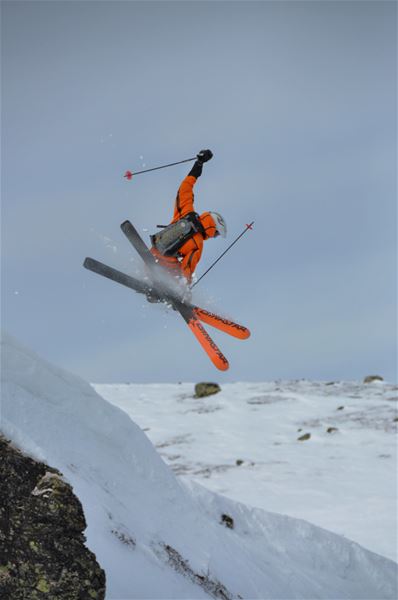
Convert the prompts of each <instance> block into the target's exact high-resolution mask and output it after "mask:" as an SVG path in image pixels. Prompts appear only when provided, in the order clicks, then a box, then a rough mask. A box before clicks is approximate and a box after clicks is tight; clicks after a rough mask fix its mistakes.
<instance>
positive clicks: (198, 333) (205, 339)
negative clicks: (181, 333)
mask: <svg viewBox="0 0 398 600" xmlns="http://www.w3.org/2000/svg"><path fill="white" fill-rule="evenodd" d="M187 325H188V327H189V329H190V330H191V331H192V333H193V334H194V336H195V337H196V339H197V340H198V342H199V344H200V345H201V346H202V348H203V350H204V351H205V352H206V354H207V356H208V357H209V358H210V360H211V362H212V363H213V365H214V366H215V367H217V369H219V370H220V371H227V370H228V368H229V363H228V360H227V359H226V358H225V356H224V354H223V353H222V352H221V350H220V349H219V348H218V346H217V345H216V344H215V343H214V342H213V340H212V339H211V337H210V336H209V334H208V333H207V331H206V329H205V328H204V327H203V325H202V324H201V323H200V322H199V321H198V319H197V318H196V317H195V316H192V317H191V318H190V319H189V321H187Z"/></svg>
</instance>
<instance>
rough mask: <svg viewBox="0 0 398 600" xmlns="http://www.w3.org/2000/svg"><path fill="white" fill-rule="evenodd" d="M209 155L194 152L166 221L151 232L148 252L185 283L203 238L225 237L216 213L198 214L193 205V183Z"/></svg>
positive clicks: (198, 253) (195, 265)
mask: <svg viewBox="0 0 398 600" xmlns="http://www.w3.org/2000/svg"><path fill="white" fill-rule="evenodd" d="M212 157H213V153H212V152H211V150H201V151H200V152H199V153H198V154H197V160H196V161H195V163H194V165H193V167H192V169H191V170H190V172H189V173H188V175H187V176H186V177H185V179H184V180H183V181H182V183H181V185H180V187H179V189H178V193H177V197H176V200H175V205H174V214H173V219H172V221H171V223H170V225H167V226H166V227H164V228H163V230H162V231H160V232H159V233H155V234H154V235H151V242H152V248H151V252H152V254H153V255H154V256H155V258H156V260H157V261H158V262H159V264H161V265H162V267H165V268H166V269H167V270H168V271H169V272H170V273H171V274H173V275H174V276H176V277H181V275H183V276H184V278H185V281H186V282H187V283H188V284H190V283H191V282H192V275H193V273H194V272H195V269H196V267H197V264H198V262H199V260H200V258H201V256H202V250H203V242H204V241H205V240H208V239H209V238H213V237H217V236H219V235H221V236H222V237H224V238H225V237H226V234H227V227H226V224H225V221H224V219H223V218H222V216H221V215H220V214H219V213H216V212H204V213H202V214H201V215H199V214H198V213H197V212H195V208H194V193H193V187H194V185H195V183H196V181H197V179H198V177H200V176H201V174H202V168H203V163H205V162H207V161H208V160H210V159H211V158H212Z"/></svg>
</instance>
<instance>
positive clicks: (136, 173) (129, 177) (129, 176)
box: [123, 156, 197, 180]
mask: <svg viewBox="0 0 398 600" xmlns="http://www.w3.org/2000/svg"><path fill="white" fill-rule="evenodd" d="M196 159H197V157H196V156H194V157H193V158H185V159H184V160H179V161H178V162H173V163H169V164H168V165H161V166H160V167H152V169H144V171H136V172H135V173H132V172H131V171H126V172H125V174H124V176H123V177H126V179H129V180H130V179H132V178H133V175H140V173H148V172H149V171H157V170H158V169H166V167H173V166H174V165H180V164H181V163H185V162H190V161H191V160H196Z"/></svg>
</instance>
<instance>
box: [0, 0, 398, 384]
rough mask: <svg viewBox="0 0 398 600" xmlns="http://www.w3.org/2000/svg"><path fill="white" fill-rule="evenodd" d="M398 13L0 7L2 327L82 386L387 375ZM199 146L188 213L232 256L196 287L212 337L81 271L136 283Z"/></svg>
mask: <svg viewBox="0 0 398 600" xmlns="http://www.w3.org/2000/svg"><path fill="white" fill-rule="evenodd" d="M396 8H397V6H396V3H395V2H383V1H375V2H371V1H366V2H361V1H360V0H359V1H354V2H345V1H343V2H341V1H336V2H327V1H325V2H323V1H319V2H312V1H309V2H300V1H297V2H250V1H245V2H168V1H164V2H95V1H88V2H37V1H35V2H20V1H16V2H15V1H13V2H7V1H6V2H2V78H3V80H2V219H1V224H2V290H1V291H2V327H3V328H4V329H6V330H7V331H8V332H9V333H11V334H13V335H14V336H15V337H17V338H18V339H19V340H20V341H21V342H23V343H25V344H26V345H28V346H30V347H31V348H33V349H34V350H35V351H37V352H38V353H39V354H41V355H42V356H44V357H45V358H47V359H49V360H51V361H52V362H54V363H56V364H59V365H60V366H63V367H65V368H67V369H69V370H71V371H73V372H75V373H77V374H80V375H81V376H83V377H84V378H85V379H88V380H90V381H95V382H124V381H136V382H156V381H159V382H173V381H199V380H216V381H219V382H221V383H222V382H223V381H237V380H245V381H250V380H253V381H254V380H257V381H258V380H268V379H277V378H313V379H333V380H335V379H358V378H362V377H363V376H364V375H367V374H369V373H379V374H381V375H383V376H384V377H385V378H387V379H389V380H393V379H395V378H396V371H395V368H396V266H397V265H396V254H397V243H396V242H397V240H396V236H397V232H396V192H397V190H396V175H395V172H396V158H397V152H396V150H397V129H396V83H397V82H396V67H397V65H396V41H397V31H396ZM201 148H211V149H212V150H213V152H214V158H213V160H212V161H211V162H209V163H208V164H207V165H205V168H204V173H203V175H202V177H201V178H200V179H199V180H198V183H197V186H196V208H197V210H198V211H199V212H203V211H205V210H215V211H218V212H220V213H221V214H222V215H223V216H224V217H225V219H226V221H227V224H228V230H229V235H228V238H227V240H222V239H220V238H218V239H217V240H210V241H208V242H207V243H206V244H205V249H204V256H203V259H202V261H201V263H200V266H199V269H198V275H200V274H201V273H203V272H204V270H205V269H206V268H207V267H208V266H209V265H210V264H211V262H212V261H213V260H214V259H215V258H216V257H217V256H218V255H219V254H220V253H221V252H222V251H223V250H224V249H225V248H226V246H227V244H228V243H230V242H231V241H232V240H233V239H234V237H235V236H236V235H238V234H239V233H240V232H241V231H242V230H243V228H244V227H245V224H246V223H247V222H249V221H251V220H254V221H255V229H254V231H253V232H249V233H248V234H247V235H245V236H244V237H243V238H242V240H241V241H240V242H239V243H238V244H237V245H236V246H234V248H233V249H232V250H231V251H230V253H228V254H227V255H226V256H225V258H223V260H222V261H220V263H219V264H218V265H217V266H216V267H215V268H214V270H212V271H211V272H210V273H209V274H208V275H206V277H205V278H204V279H203V282H201V283H200V284H199V285H198V286H197V295H198V296H197V300H198V302H199V303H202V304H203V303H208V302H209V301H210V302H211V303H212V306H213V307H214V308H215V309H217V310H220V311H223V312H224V313H225V314H227V315H230V316H231V317H233V318H235V319H236V320H237V321H240V322H242V323H244V324H245V325H247V326H248V327H250V328H251V330H252V332H253V335H252V337H251V339H250V340H248V341H244V342H242V341H238V340H234V339H232V338H229V337H228V336H225V335H223V334H222V333H218V332H215V330H211V328H210V327H209V328H208V329H209V332H211V333H212V334H214V339H215V340H216V341H217V343H218V344H219V345H220V347H221V349H222V350H223V351H224V353H225V354H226V356H227V357H228V358H229V360H230V363H231V368H230V371H229V372H227V373H225V374H221V373H219V372H217V371H216V370H215V369H214V367H213V366H212V364H211V363H210V362H209V360H208V359H207V357H206V355H205V354H204V352H203V350H202V349H201V348H200V346H199V345H198V344H197V342H196V341H195V339H194V338H193V336H192V334H191V333H190V331H189V330H188V328H187V327H186V325H185V324H184V322H183V321H182V319H180V318H178V315H176V314H174V313H170V312H167V311H166V310H165V309H164V308H161V307H157V306H152V305H148V304H147V303H146V302H145V300H144V299H143V297H142V296H139V295H137V294H135V293H134V292H131V291H130V290H128V289H126V288H123V287H121V286H118V285H117V284H114V283H112V282H110V281H107V280H106V279H103V278H101V277H99V276H96V275H94V274H92V273H90V272H88V271H86V270H85V269H83V268H82V262H83V260H84V258H85V257H86V256H92V257H94V258H97V259H99V260H103V261H104V262H107V263H109V264H111V265H113V266H115V267H117V268H119V269H122V270H126V271H128V272H131V273H133V272H134V271H135V270H136V269H137V268H138V266H139V259H138V258H137V257H136V256H135V254H134V251H133V250H132V248H131V247H130V245H129V244H128V242H127V240H126V239H125V238H124V236H123V235H122V233H121V231H120V229H119V225H120V223H121V222H122V221H124V220H125V219H127V218H128V219H130V220H131V221H133V222H134V223H135V225H136V226H137V227H138V229H139V230H140V231H142V232H143V235H144V236H145V237H146V239H148V235H149V233H152V232H153V231H154V230H155V229H156V224H158V223H165V222H168V221H169V220H170V218H171V215H172V209H173V202H174V197H175V193H176V190H177V188H178V185H179V183H180V181H181V180H182V178H183V177H184V176H185V175H186V174H187V172H188V170H189V165H188V166H187V165H180V166H177V167H173V168H170V169H167V170H161V171H157V172H155V173H151V174H145V175H141V176H137V178H135V179H133V180H132V181H131V182H128V181H127V180H126V179H124V178H123V176H122V175H123V173H124V171H125V170H126V169H127V168H129V169H132V170H138V169H140V168H143V166H144V165H146V166H147V167H151V166H156V165H159V164H162V163H167V162H173V161H177V160H181V159H184V158H188V157H190V156H194V155H195V154H196V152H198V151H199V150H200V149H201Z"/></svg>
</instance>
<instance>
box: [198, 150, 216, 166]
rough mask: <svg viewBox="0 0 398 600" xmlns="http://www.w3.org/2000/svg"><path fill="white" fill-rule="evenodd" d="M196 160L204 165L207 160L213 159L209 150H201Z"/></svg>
mask: <svg viewBox="0 0 398 600" xmlns="http://www.w3.org/2000/svg"><path fill="white" fill-rule="evenodd" d="M196 158H197V159H198V161H199V162H200V163H202V164H203V163H205V162H207V161H208V160H210V159H211V158H213V152H212V151H211V150H201V151H200V152H199V153H198V154H197V155H196Z"/></svg>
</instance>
